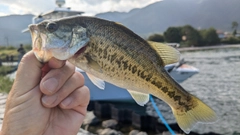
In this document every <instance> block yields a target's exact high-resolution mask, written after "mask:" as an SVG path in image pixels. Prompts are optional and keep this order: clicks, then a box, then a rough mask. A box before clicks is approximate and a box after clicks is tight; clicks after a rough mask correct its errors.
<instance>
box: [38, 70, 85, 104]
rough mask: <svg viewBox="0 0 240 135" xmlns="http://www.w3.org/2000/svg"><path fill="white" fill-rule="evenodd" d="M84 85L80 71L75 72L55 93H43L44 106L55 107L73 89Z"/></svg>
mask: <svg viewBox="0 0 240 135" xmlns="http://www.w3.org/2000/svg"><path fill="white" fill-rule="evenodd" d="M83 85H84V77H83V75H82V74H81V73H79V72H75V73H74V74H73V75H72V76H71V77H70V78H69V79H68V80H67V81H66V83H65V84H64V85H63V86H62V87H61V88H60V90H58V91H57V92H56V93H55V94H53V95H50V96H47V95H44V96H43V98H42V103H43V105H44V106H45V107H49V108H50V107H55V106H57V105H58V104H59V103H60V102H62V100H64V99H65V98H66V97H67V96H69V95H70V93H72V92H73V91H74V90H76V89H77V88H79V87H82V86H83Z"/></svg>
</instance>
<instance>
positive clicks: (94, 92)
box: [22, 0, 199, 101]
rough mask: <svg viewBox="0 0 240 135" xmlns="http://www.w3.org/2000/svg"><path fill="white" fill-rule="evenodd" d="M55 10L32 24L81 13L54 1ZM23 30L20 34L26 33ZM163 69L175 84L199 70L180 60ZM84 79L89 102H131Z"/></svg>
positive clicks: (119, 92) (125, 93)
mask: <svg viewBox="0 0 240 135" xmlns="http://www.w3.org/2000/svg"><path fill="white" fill-rule="evenodd" d="M56 4H57V5H58V7H57V8H55V9H54V10H51V11H48V12H46V13H43V14H40V15H38V16H35V17H33V19H32V23H33V24H36V23H39V22H41V21H43V20H49V19H58V18H62V17H69V16H75V15H81V14H83V13H84V12H82V11H72V10H71V9H70V8H66V7H63V5H64V4H65V0H56ZM27 31H28V28H27V29H24V30H23V31H22V32H27ZM169 45H170V46H173V47H179V44H178V43H169ZM165 69H166V70H167V71H168V72H169V74H170V75H171V76H172V78H174V79H175V80H176V81H177V82H179V83H181V82H183V81H185V80H186V79H188V78H190V77H191V76H193V75H195V74H197V73H198V72H199V70H198V69H197V68H195V67H193V66H190V65H188V64H186V63H185V62H184V59H182V60H181V61H180V62H178V63H175V64H170V65H166V67H165ZM82 74H83V75H84V77H85V85H86V86H88V87H89V89H90V93H91V98H90V99H91V101H133V99H132V97H131V95H130V94H129V93H128V91H127V90H124V89H122V88H120V87H117V86H115V85H113V84H110V83H107V82H105V89H104V90H101V89H99V88H98V87H97V86H95V85H94V84H93V83H92V82H91V80H90V79H89V78H88V77H87V75H86V73H85V72H83V73H82Z"/></svg>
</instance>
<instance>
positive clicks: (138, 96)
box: [128, 90, 149, 106]
mask: <svg viewBox="0 0 240 135" xmlns="http://www.w3.org/2000/svg"><path fill="white" fill-rule="evenodd" d="M128 92H129V93H130V94H131V96H132V98H133V99H134V100H135V101H136V102H137V104H139V105H140V106H144V105H145V104H146V103H147V102H148V101H149V94H145V93H140V92H136V91H133V90H128Z"/></svg>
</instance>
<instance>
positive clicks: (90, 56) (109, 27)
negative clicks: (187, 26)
mask: <svg viewBox="0 0 240 135" xmlns="http://www.w3.org/2000/svg"><path fill="white" fill-rule="evenodd" d="M50 24H51V25H50ZM48 26H54V27H50V28H49V27H48ZM29 29H30V31H31V36H32V43H33V50H34V52H35V55H36V57H37V58H38V60H40V61H41V62H47V61H48V60H49V59H50V58H51V57H55V58H56V59H59V60H68V61H69V62H71V63H72V64H74V65H75V66H77V67H79V68H81V69H82V70H84V71H85V72H86V73H87V74H88V77H89V78H90V80H91V81H92V82H93V83H94V84H95V85H96V86H98V87H99V88H102V85H101V84H102V80H104V81H107V82H110V83H112V84H114V85H117V86H119V87H122V88H125V89H127V90H128V91H129V93H130V94H131V96H132V97H133V99H134V100H135V101H136V102H137V103H138V104H139V105H142V106H143V105H144V104H146V103H147V102H148V101H149V94H152V95H154V96H156V97H158V98H160V99H162V100H163V101H165V102H166V103H167V104H168V105H169V106H170V107H171V109H172V111H173V114H174V116H175V118H176V120H177V122H178V124H179V127H180V128H181V129H182V130H183V131H184V132H185V133H189V132H190V130H191V129H192V128H193V126H194V125H195V124H196V123H197V122H205V123H211V122H214V121H216V119H217V116H216V114H215V112H214V111H213V110H212V109H211V108H210V107H208V106H207V105H206V104H204V103H203V102H202V101H201V100H199V99H198V98H197V97H195V96H193V95H191V94H190V93H188V92H187V91H185V90H184V89H183V88H182V87H181V86H180V85H179V84H178V83H176V82H175V81H174V79H172V78H171V77H170V75H169V74H168V73H167V71H166V70H165V69H164V66H165V65H167V64H172V63H175V62H178V60H179V52H178V51H177V50H175V49H174V48H171V47H169V46H167V45H164V44H161V43H155V42H147V41H145V40H143V39H142V38H141V37H139V36H138V35H137V34H135V33H134V32H132V31H131V30H129V29H128V28H126V27H124V26H123V25H121V24H119V23H115V22H111V21H107V20H103V19H99V18H93V17H81V16H76V17H70V18H63V19H58V20H51V21H44V22H42V23H40V24H34V25H31V26H29ZM59 35H60V36H59ZM99 78H100V79H99ZM101 79H102V80H101Z"/></svg>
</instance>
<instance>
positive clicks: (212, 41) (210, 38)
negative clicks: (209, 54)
mask: <svg viewBox="0 0 240 135" xmlns="http://www.w3.org/2000/svg"><path fill="white" fill-rule="evenodd" d="M200 33H201V36H202V38H203V43H204V45H216V44H219V43H220V39H219V37H218V34H217V32H216V30H215V29H214V28H209V29H207V30H202V31H200Z"/></svg>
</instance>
